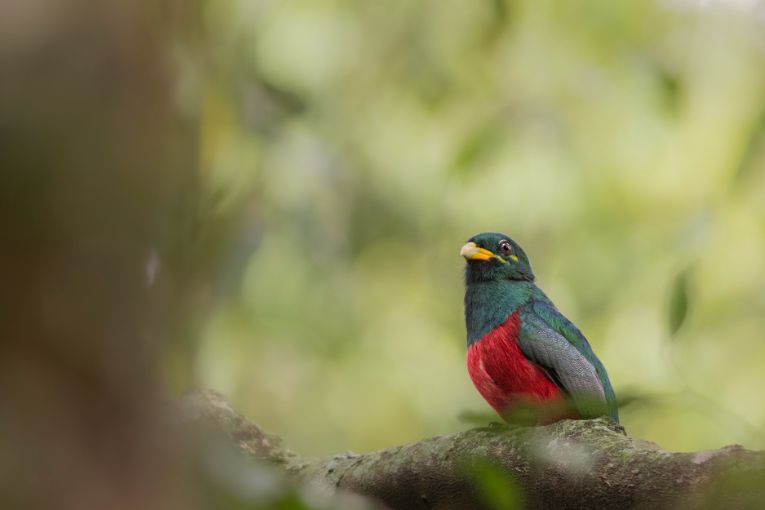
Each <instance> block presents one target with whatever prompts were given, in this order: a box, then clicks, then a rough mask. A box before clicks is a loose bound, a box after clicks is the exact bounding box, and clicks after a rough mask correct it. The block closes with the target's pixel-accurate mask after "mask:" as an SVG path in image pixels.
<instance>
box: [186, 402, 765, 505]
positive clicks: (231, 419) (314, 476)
mask: <svg viewBox="0 0 765 510" xmlns="http://www.w3.org/2000/svg"><path fill="white" fill-rule="evenodd" d="M182 408H183V409H185V410H186V412H187V416H189V417H190V418H191V421H204V422H207V423H212V424H213V425H214V426H215V427H217V428H219V429H221V430H222V431H223V432H224V433H225V434H226V436H227V437H228V438H230V439H231V440H232V441H234V442H235V443H236V444H237V445H238V447H239V448H240V449H241V451H243V452H244V453H246V454H247V455H250V456H254V457H255V458H257V459H259V460H266V461H270V462H273V463H276V464H277V465H278V466H279V467H280V468H282V469H284V470H285V471H287V472H288V473H290V474H291V475H293V476H294V477H295V478H296V479H298V480H300V481H301V482H305V483H310V484H311V485H313V486H316V485H318V486H320V487H322V488H323V490H325V491H326V492H328V493H332V492H334V491H336V490H337V489H341V490H344V491H350V492H355V493H357V494H361V495H364V496H367V497H369V498H372V499H375V500H378V501H380V502H382V503H384V504H385V505H386V506H387V507H390V508H394V509H409V508H423V509H450V510H455V509H476V508H487V507H488V506H487V504H486V498H485V497H484V494H482V493H481V490H480V489H478V488H477V487H480V485H476V477H475V470H474V469H473V468H475V467H476V466H477V465H478V464H480V463H485V462H487V461H488V462H490V463H492V464H494V465H496V466H498V467H501V468H502V469H503V470H504V471H505V472H506V473H507V476H508V477H509V479H512V480H514V481H515V483H516V484H517V486H518V487H520V488H521V490H522V492H523V494H522V497H523V500H524V501H525V505H524V506H526V507H528V508H557V509H562V508H599V509H608V508H614V509H625V508H652V509H656V508H758V504H759V503H762V502H765V484H763V483H762V482H763V481H765V452H758V451H750V450H746V449H744V448H742V447H740V446H726V447H724V448H721V449H719V450H712V451H703V452H691V453H673V452H668V451H665V450H663V449H661V448H659V447H658V446H657V445H655V444H653V443H650V442H647V441H643V440H640V439H633V438H630V437H628V436H627V435H625V433H624V431H623V429H622V428H621V427H619V426H618V425H616V424H614V423H613V422H611V421H610V420H608V419H605V418H603V419H598V420H587V421H583V420H582V421H572V420H564V421H561V422H558V423H555V424H552V425H549V426H544V427H512V426H509V427H508V426H496V427H488V428H477V429H472V430H467V431H464V432H458V433H456V434H452V435H448V436H438V437H433V438H429V439H425V440H422V441H419V442H417V443H412V444H407V445H402V446H396V447H393V448H390V449H387V450H382V451H378V452H373V453H367V454H341V455H336V456H334V457H332V458H329V459H324V460H311V459H304V458H302V457H301V456H299V455H297V454H295V453H294V452H291V451H290V450H288V449H286V448H285V447H283V446H282V444H281V441H280V440H279V439H278V438H276V437H274V436H271V435H268V434H266V433H265V432H263V431H262V430H261V429H260V428H259V427H258V426H257V425H255V424H253V423H251V422H249V421H247V420H246V419H245V418H243V417H242V416H241V415H239V414H237V413H236V412H235V411H234V410H233V409H232V408H231V407H230V406H229V405H228V403H227V402H226V401H225V399H224V398H223V397H222V396H220V395H218V394H216V393H214V392H204V393H199V394H195V395H192V396H189V397H186V398H185V399H184V400H183V403H182ZM508 483H512V482H511V481H510V480H508Z"/></svg>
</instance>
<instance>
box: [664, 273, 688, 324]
mask: <svg viewBox="0 0 765 510" xmlns="http://www.w3.org/2000/svg"><path fill="white" fill-rule="evenodd" d="M689 279H690V269H685V270H683V271H682V272H681V273H680V274H678V275H677V277H676V278H675V282H674V284H673V286H672V294H671V296H670V299H669V333H670V335H671V336H675V334H676V333H677V332H678V330H679V329H680V328H681V327H682V326H683V323H684V322H685V318H686V316H687V315H688V302H689V295H688V281H689Z"/></svg>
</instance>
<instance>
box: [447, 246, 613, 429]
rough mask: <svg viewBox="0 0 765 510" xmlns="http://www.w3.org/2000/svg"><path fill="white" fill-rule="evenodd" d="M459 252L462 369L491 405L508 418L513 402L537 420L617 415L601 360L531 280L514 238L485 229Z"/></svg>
mask: <svg viewBox="0 0 765 510" xmlns="http://www.w3.org/2000/svg"><path fill="white" fill-rule="evenodd" d="M460 255H462V256H463V257H464V258H465V259H466V268H465V324H466V327H467V366H468V372H469V374H470V378H471V379H472V380H473V384H474V385H475V387H476V389H477V390H478V392H479V393H480V394H481V395H482V396H483V398H484V399H486V401H487V402H488V403H489V404H490V405H491V406H492V407H493V408H494V409H495V410H496V411H497V413H499V415H500V416H502V417H503V418H504V419H506V420H508V421H513V416H514V413H515V412H516V411H518V410H519V409H532V410H533V411H534V412H533V418H532V421H533V422H534V423H537V424H544V423H550V422H554V421H557V420H560V419H562V418H594V417H598V416H610V417H611V418H612V419H613V420H614V421H616V422H618V421H619V415H618V410H617V405H616V397H615V395H614V390H613V388H612V387H611V382H610V381H609V379H608V374H607V373H606V369H605V367H604V366H603V364H602V363H601V362H600V360H599V359H598V357H597V356H595V353H594V352H593V350H592V348H591V347H590V344H589V342H588V341H587V339H586V338H585V337H584V335H583V334H582V332H581V331H579V329H578V328H577V327H576V326H575V325H574V324H573V323H572V322H571V321H569V320H568V319H567V318H566V317H564V316H563V314H561V313H560V312H559V311H558V309H557V308H556V307H555V305H554V304H553V303H552V301H550V299H549V298H548V297H547V296H546V295H545V293H544V292H542V290H541V289H540V288H539V287H537V286H536V285H535V283H534V272H533V271H532V270H531V265H530V264H529V259H528V257H527V256H526V253H525V252H524V251H523V250H522V249H521V247H520V246H519V245H518V243H516V242H515V241H514V240H512V239H511V238H510V237H508V236H506V235H504V234H500V233H496V232H485V233H482V234H478V235H476V236H473V237H472V238H471V239H470V240H469V241H468V242H467V244H465V245H464V246H463V247H462V250H460ZM526 416H528V414H527V415H526Z"/></svg>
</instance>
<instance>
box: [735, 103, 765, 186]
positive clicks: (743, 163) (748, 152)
mask: <svg viewBox="0 0 765 510" xmlns="http://www.w3.org/2000/svg"><path fill="white" fill-rule="evenodd" d="M763 139H765V109H763V110H762V112H761V113H760V116H759V118H758V119H757V122H756V123H755V124H754V126H753V127H752V130H751V132H750V133H749V138H748V140H747V143H746V147H745V148H744V151H743V152H742V154H741V159H740V160H739V163H738V167H737V168H736V172H735V174H734V177H733V180H734V182H740V181H741V180H742V179H743V178H744V177H745V176H746V175H747V174H749V172H750V170H751V169H752V168H753V167H756V166H757V165H756V162H757V161H758V159H759V158H760V157H761V154H762V153H763V149H764V147H763Z"/></svg>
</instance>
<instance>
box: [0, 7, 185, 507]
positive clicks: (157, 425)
mask: <svg viewBox="0 0 765 510" xmlns="http://www.w3.org/2000/svg"><path fill="white" fill-rule="evenodd" d="M173 4H174V2H168V1H161V2H140V1H139V2H100V1H95V0H79V1H76V2H66V3H64V2H59V1H53V0H32V1H26V0H10V2H2V3H1V4H0V112H1V115H0V168H2V180H1V181H0V210H1V211H2V214H0V233H1V234H2V250H0V282H2V292H1V294H0V295H1V297H0V307H2V310H3V319H2V321H0V328H2V339H3V341H2V344H0V345H1V347H0V402H1V403H0V451H2V452H3V454H2V456H0V458H1V459H0V473H2V474H1V475H0V505H1V506H2V507H3V508H9V509H10V508H63V509H83V508H110V509H119V508H125V509H136V508H143V509H152V508H157V509H160V508H162V509H167V508H173V507H180V508H185V507H186V505H184V502H183V501H182V498H181V497H179V494H180V492H179V491H178V489H179V487H178V481H177V479H176V477H175V475H174V474H173V473H174V469H173V467H174V463H175V454H174V448H175V446H174V444H173V442H172V441H168V440H167V437H166V436H164V435H163V433H162V430H163V429H162V427H161V422H162V420H163V418H162V416H161V414H162V413H161V411H160V409H161V406H160V403H159V395H160V391H159V390H160V387H161V381H160V379H159V372H158V366H157V365H158V363H159V362H160V359H161V358H160V356H158V354H159V352H160V351H161V350H162V349H163V345H162V344H163V339H167V338H172V336H173V332H172V329H173V326H174V323H175V321H176V318H177V313H178V311H179V306H182V305H178V303H179V302H181V301H180V300H179V295H180V292H179V289H178V284H177V282H178V281H179V280H178V278H176V277H174V276H173V271H174V269H173V268H172V265H170V264H168V263H167V261H166V260H164V259H163V257H162V253H163V248H164V246H165V244H166V240H167V238H168V232H171V233H172V232H173V229H174V225H173V221H174V220H173V218H174V215H175V214H176V212H177V207H178V206H179V197H180V196H181V194H185V197H186V199H187V200H189V199H191V200H193V197H194V192H195V187H196V178H197V173H196V167H195V164H196V163H195V158H196V152H197V151H196V150H195V144H196V141H195V137H196V134H195V131H196V126H195V121H194V119H192V118H186V119H182V118H180V117H179V116H178V115H176V114H175V113H174V108H173V83H172V80H171V74H172V73H171V72H170V69H169V59H168V54H167V49H166V48H167V46H168V44H167V43H168V40H169V39H170V38H172V37H174V36H176V35H178V32H176V31H175V28H178V27H176V26H175V18H174V17H175V16H177V15H179V14H180V13H179V12H177V11H178V9H177V8H174V5H173ZM192 5H193V4H192Z"/></svg>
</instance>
